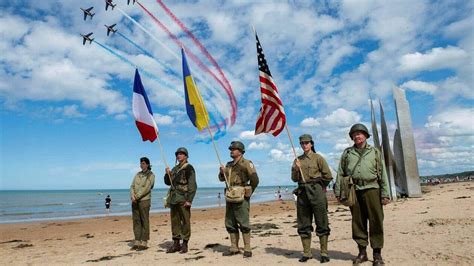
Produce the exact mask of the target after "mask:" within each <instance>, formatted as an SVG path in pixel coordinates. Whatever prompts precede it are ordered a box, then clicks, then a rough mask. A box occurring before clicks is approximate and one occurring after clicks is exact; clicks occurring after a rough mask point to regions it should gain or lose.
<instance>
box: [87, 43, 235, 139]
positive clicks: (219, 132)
mask: <svg viewBox="0 0 474 266" xmlns="http://www.w3.org/2000/svg"><path fill="white" fill-rule="evenodd" d="M93 42H94V43H96V44H97V45H99V46H100V47H102V48H103V49H104V50H106V51H107V52H109V53H111V54H112V55H114V56H116V57H117V58H119V59H120V60H121V61H123V62H125V63H127V64H129V65H130V66H132V67H133V68H137V69H138V70H139V71H140V73H142V74H143V75H144V76H146V77H148V78H150V79H153V80H155V81H157V82H158V83H160V84H162V85H163V86H166V87H168V88H170V89H172V90H176V89H175V88H174V87H173V86H171V85H170V84H169V83H167V82H165V81H163V80H162V79H160V78H158V77H157V76H155V75H153V74H151V73H150V72H148V71H146V70H144V69H142V68H140V67H138V66H137V65H135V64H134V63H133V62H132V61H130V60H128V59H127V58H125V57H124V56H122V55H120V54H118V53H116V52H115V51H114V50H112V49H111V48H110V47H108V46H106V45H105V44H102V43H100V42H98V41H96V40H94V41H93ZM218 115H219V119H221V120H222V121H225V119H224V118H223V117H222V115H221V114H218ZM209 117H210V120H211V122H212V124H214V125H215V126H216V127H217V132H216V133H215V135H214V139H215V140H217V139H219V138H221V137H223V136H224V135H225V133H226V124H225V122H224V130H221V129H220V127H219V123H218V122H217V121H216V119H215V117H214V115H213V114H212V113H209ZM199 142H204V143H210V142H211V139H210V138H208V139H207V140H206V139H204V140H201V141H199Z"/></svg>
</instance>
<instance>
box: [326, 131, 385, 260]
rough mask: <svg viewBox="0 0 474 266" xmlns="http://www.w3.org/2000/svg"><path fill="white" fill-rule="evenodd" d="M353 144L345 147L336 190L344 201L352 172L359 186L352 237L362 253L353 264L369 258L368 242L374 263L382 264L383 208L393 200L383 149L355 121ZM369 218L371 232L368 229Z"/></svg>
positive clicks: (353, 216) (351, 132) (351, 134)
mask: <svg viewBox="0 0 474 266" xmlns="http://www.w3.org/2000/svg"><path fill="white" fill-rule="evenodd" d="M349 136H350V137H351V139H352V140H353V141H354V145H353V146H352V147H349V148H347V149H345V150H344V152H343V153H342V156H341V161H340V163H339V169H338V171H337V178H336V184H335V188H334V193H335V195H336V198H337V200H338V201H339V202H340V201H341V185H342V178H343V177H344V176H352V179H353V182H354V184H355V190H356V202H355V204H354V205H353V206H352V207H350V209H351V214H352V239H354V241H355V242H356V243H357V246H358V248H359V254H358V255H357V257H356V258H355V259H354V260H353V263H354V264H360V263H363V262H365V261H368V258H367V245H368V242H369V239H370V246H371V247H372V249H373V256H374V262H373V265H383V264H384V261H383V259H382V248H383V241H384V239H383V218H384V214H383V208H382V205H386V204H388V203H389V202H390V196H389V190H388V179H387V173H386V172H385V164H383V163H382V158H381V154H380V151H379V150H378V149H377V148H375V147H372V146H370V145H369V144H367V139H368V138H370V134H369V131H368V130H367V127H365V126H364V125H362V124H355V125H353V126H352V127H351V129H350V131H349ZM367 222H369V228H368V229H369V232H367Z"/></svg>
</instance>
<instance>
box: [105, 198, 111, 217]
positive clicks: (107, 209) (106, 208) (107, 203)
mask: <svg viewBox="0 0 474 266" xmlns="http://www.w3.org/2000/svg"><path fill="white" fill-rule="evenodd" d="M111 203H112V199H111V198H110V195H107V197H106V198H105V213H106V214H107V215H109V213H110V204H111Z"/></svg>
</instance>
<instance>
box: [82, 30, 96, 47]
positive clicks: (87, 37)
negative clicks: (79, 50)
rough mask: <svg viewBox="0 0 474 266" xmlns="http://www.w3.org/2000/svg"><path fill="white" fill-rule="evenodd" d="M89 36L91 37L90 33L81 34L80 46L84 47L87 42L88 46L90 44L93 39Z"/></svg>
mask: <svg viewBox="0 0 474 266" xmlns="http://www.w3.org/2000/svg"><path fill="white" fill-rule="evenodd" d="M91 35H92V32H90V33H89V34H86V35H84V34H81V36H82V45H86V41H89V44H92V41H93V40H94V38H91Z"/></svg>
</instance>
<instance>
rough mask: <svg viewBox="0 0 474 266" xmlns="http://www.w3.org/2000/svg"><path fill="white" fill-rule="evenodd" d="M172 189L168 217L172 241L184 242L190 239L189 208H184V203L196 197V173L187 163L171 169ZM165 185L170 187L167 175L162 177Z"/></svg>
mask: <svg viewBox="0 0 474 266" xmlns="http://www.w3.org/2000/svg"><path fill="white" fill-rule="evenodd" d="M171 179H172V180H173V187H174V188H173V187H171V188H170V194H169V197H170V216H171V232H172V235H173V240H181V239H182V240H186V241H188V240H189V238H190V237H191V208H190V207H184V206H183V204H184V203H185V202H190V203H192V202H193V199H194V196H195V195H196V190H197V184H196V173H195V171H194V167H193V166H192V165H191V164H189V163H181V164H179V165H176V166H175V167H173V169H171ZM164 181H165V184H166V185H168V186H170V185H171V183H170V178H169V176H168V174H165V176H164Z"/></svg>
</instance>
